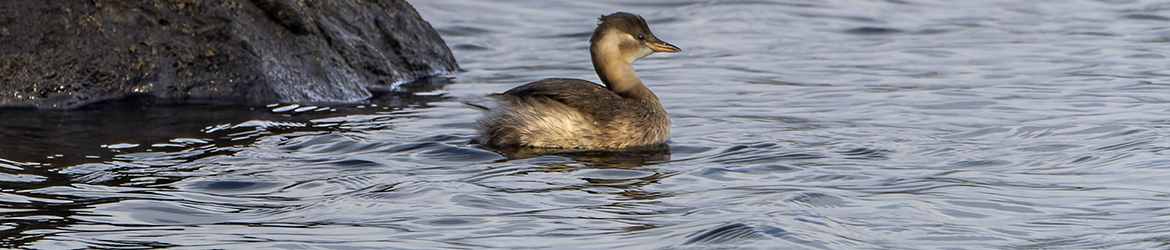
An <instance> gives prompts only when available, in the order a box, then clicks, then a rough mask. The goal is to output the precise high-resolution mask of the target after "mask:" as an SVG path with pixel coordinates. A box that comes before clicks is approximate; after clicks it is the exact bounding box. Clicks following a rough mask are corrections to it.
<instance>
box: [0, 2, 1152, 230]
mask: <svg viewBox="0 0 1170 250" xmlns="http://www.w3.org/2000/svg"><path fill="white" fill-rule="evenodd" d="M412 4H414V6H415V7H416V9H417V10H418V11H419V12H420V13H421V14H422V15H423V17H424V18H426V19H427V20H428V21H429V22H430V24H431V25H433V26H434V27H435V28H436V29H437V30H438V31H439V32H440V34H442V35H443V38H444V39H445V40H446V42H447V43H448V45H449V47H450V48H451V49H452V50H453V51H454V53H455V56H456V57H457V59H458V60H459V62H460V65H461V67H462V68H463V69H464V70H466V71H465V72H462V73H460V74H459V75H458V76H456V78H454V79H452V82H450V83H449V84H438V85H425V86H405V87H404V88H407V89H411V90H412V91H413V92H409V93H394V94H390V96H387V97H383V98H378V99H374V100H369V101H366V102H363V103H348V104H346V103H341V104H336V103H277V104H273V105H269V106H255V107H253V106H217V105H193V106H152V105H149V103H146V104H143V103H130V104H114V105H112V106H110V107H108V108H105V109H86V110H76V111H70V112H60V111H52V112H38V111H30V110H3V111H0V113H2V114H3V115H4V119H0V215H3V216H2V217H3V219H0V246H3V247H24V248H38V249H64V248H158V247H179V248H184V247H185V248H234V249H239V248H244V249H251V248H273V249H289V248H322V249H345V248H371V249H386V248H391V249H393V248H403V249H468V248H472V249H491V248H500V249H516V248H538V249H723V248H737V249H738V248H742V249H802V248H804V249H941V248H947V249H1033V248H1047V249H1085V248H1121V249H1152V248H1164V247H1165V245H1166V244H1167V243H1166V242H1167V240H1166V236H1165V234H1166V232H1167V231H1170V226H1168V225H1170V221H1168V220H1167V219H1166V218H1170V213H1168V212H1167V210H1166V209H1165V207H1166V204H1168V203H1170V188H1167V186H1166V185H1165V183H1164V182H1165V181H1164V180H1167V179H1170V171H1168V170H1170V161H1168V160H1167V157H1166V150H1165V149H1167V148H1170V145H1168V144H1167V139H1166V135H1167V134H1170V130H1167V129H1168V128H1170V126H1167V124H1170V119H1167V118H1164V117H1166V113H1167V112H1170V98H1167V96H1166V93H1170V69H1168V67H1167V65H1166V63H1165V60H1164V59H1165V58H1166V57H1167V56H1170V47H1167V46H1166V45H1167V43H1170V31H1167V29H1166V25H1167V24H1170V23H1168V22H1167V21H1166V19H1167V17H1170V5H1168V4H1166V3H1160V2H1142V1H1072V2H1069V1H1051V2H1049V1H1027V2H1021V1H968V2H956V1H929V0H928V1H855V0H834V1H692V0H683V1H666V2H662V1H610V2H559V1H512V2H482V1H465V0H442V1H425V2H420V1H416V2H412ZM617 10H623V11H630V12H635V13H638V14H641V15H642V16H643V17H645V18H646V19H647V21H648V22H649V25H650V27H651V28H652V29H653V31H654V33H655V35H656V36H657V37H659V38H661V39H663V40H665V41H668V42H670V43H672V44H675V45H678V46H679V47H681V48H682V49H683V52H680V53H672V54H655V55H651V56H649V57H647V58H645V59H642V60H640V61H638V62H636V63H635V64H634V67H635V68H636V69H637V70H638V74H639V76H640V77H641V78H642V80H643V81H644V82H645V83H646V84H647V85H648V86H649V87H650V88H651V89H652V90H653V91H655V93H656V94H657V95H658V96H659V98H660V99H661V100H662V102H663V105H664V106H665V107H666V109H667V111H668V113H670V115H671V119H672V128H671V132H672V134H671V140H670V143H669V144H670V145H669V146H670V147H669V149H668V150H666V151H662V152H658V151H639V152H617V153H614V152H570V151H556V150H543V151H542V150H527V151H525V150H501V149H493V148H488V147H485V146H482V145H477V144H474V143H472V139H473V138H474V135H475V131H474V126H475V122H474V119H475V118H476V117H477V116H478V115H479V114H478V111H477V110H476V109H474V108H471V107H469V106H467V105H465V104H463V102H469V103H482V102H486V101H488V97H487V94H489V93H495V92H501V91H505V90H507V89H509V88H511V87H513V86H516V85H518V84H522V83H525V82H528V81H533V80H538V79H542V78H546V77H573V78H582V79H586V80H591V81H597V77H596V75H595V74H594V73H593V71H592V65H591V63H590V62H589V55H588V50H587V48H588V46H589V44H588V36H589V35H590V34H591V33H590V31H591V30H592V29H593V27H595V26H596V18H597V17H599V16H600V15H602V14H608V13H611V12H613V11H617ZM1072 13H1075V14H1072ZM310 107H311V108H310ZM298 110H299V111H298ZM103 145H104V146H103ZM131 145H135V146H131Z"/></svg>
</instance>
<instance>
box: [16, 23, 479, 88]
mask: <svg viewBox="0 0 1170 250" xmlns="http://www.w3.org/2000/svg"><path fill="white" fill-rule="evenodd" d="M457 69H458V66H457V65H456V63H455V59H454V57H453V56H452V55H451V51H450V50H449V49H448V48H447V46H446V45H445V44H444V43H443V40H442V38H440V37H439V35H438V33H436V32H435V31H434V29H432V28H431V26H430V24H429V23H427V22H426V21H424V20H422V18H421V17H419V14H418V13H417V12H416V11H415V10H414V8H413V7H411V6H410V4H408V3H406V2H405V1H403V0H250V1H249V0H117V1H109V0H54V1H42V0H3V1H0V107H38V108H53V109H71V108H76V107H79V106H83V105H85V104H89V103H95V102H100V101H106V100H116V99H121V98H126V97H129V96H139V95H145V96H151V97H156V98H158V99H159V100H164V101H169V102H178V103H185V102H230V103H265V102H353V101H361V100H365V99H367V98H370V97H371V91H370V89H371V88H372V89H379V90H385V89H394V88H395V87H396V86H397V85H398V84H401V83H405V82H411V81H414V80H416V79H420V78H424V77H428V76H433V75H437V74H447V73H452V72H454V71H456V70H457Z"/></svg>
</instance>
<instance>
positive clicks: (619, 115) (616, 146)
mask: <svg viewBox="0 0 1170 250" xmlns="http://www.w3.org/2000/svg"><path fill="white" fill-rule="evenodd" d="M680 51H682V49H679V47H677V46H674V45H672V44H670V43H667V42H664V41H662V40H660V39H658V37H656V36H654V33H651V32H650V27H649V26H648V25H647V24H646V20H645V19H643V18H642V17H641V16H639V15H636V14H632V13H627V12H615V13H612V14H609V15H603V16H601V18H600V19H599V21H598V24H597V28H596V29H594V30H593V35H592V37H591V38H590V39H589V54H590V56H591V60H592V61H593V69H594V71H596V72H597V76H598V77H599V78H600V79H601V83H602V84H597V83H594V82H590V81H586V80H581V79H569V78H547V79H543V80H538V81H534V82H530V83H526V84H524V85H520V86H517V87H515V88H512V89H510V90H508V91H505V92H503V93H499V94H493V95H491V97H493V99H494V100H495V106H494V107H487V106H480V107H481V108H482V109H484V110H485V111H484V115H483V116H482V117H481V118H479V119H478V120H477V122H476V126H477V131H478V132H477V133H478V134H477V135H476V139H475V141H477V142H479V143H481V144H485V145H490V146H496V147H529V148H556V149H580V150H620V149H627V148H637V147H654V146H660V145H665V144H666V141H667V139H669V137H670V117H669V116H668V115H667V113H666V110H665V109H664V108H663V107H662V103H661V101H659V99H658V96H656V95H654V92H652V91H650V89H649V88H647V87H646V85H645V84H643V83H642V80H641V79H640V78H638V75H637V74H635V72H634V68H633V66H631V64H632V63H633V62H634V61H636V60H638V59H642V58H644V57H646V56H649V55H651V54H653V53H658V52H665V53H675V52H680Z"/></svg>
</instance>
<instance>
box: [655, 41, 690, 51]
mask: <svg viewBox="0 0 1170 250" xmlns="http://www.w3.org/2000/svg"><path fill="white" fill-rule="evenodd" d="M655 40H657V39H655ZM650 48H652V49H654V52H666V53H674V52H679V51H682V49H680V48H678V47H676V46H674V45H672V44H669V43H666V42H663V41H657V42H652V43H650Z"/></svg>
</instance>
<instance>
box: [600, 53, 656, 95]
mask: <svg viewBox="0 0 1170 250" xmlns="http://www.w3.org/2000/svg"><path fill="white" fill-rule="evenodd" d="M608 49H611V48H604V47H603V46H593V47H592V48H591V49H590V52H591V53H590V54H591V55H592V59H593V69H594V70H596V71H597V76H598V77H599V78H601V83H603V84H605V87H606V88H608V89H609V90H610V91H613V92H614V93H616V94H618V95H620V96H622V97H625V98H631V99H638V100H646V101H653V102H658V96H656V95H654V92H651V91H650V89H649V88H646V85H645V84H642V79H640V78H638V74H636V73H634V67H633V66H631V65H630V62H626V61H625V60H622V59H623V56H618V55H620V53H613V52H614V51H607V50H608Z"/></svg>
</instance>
